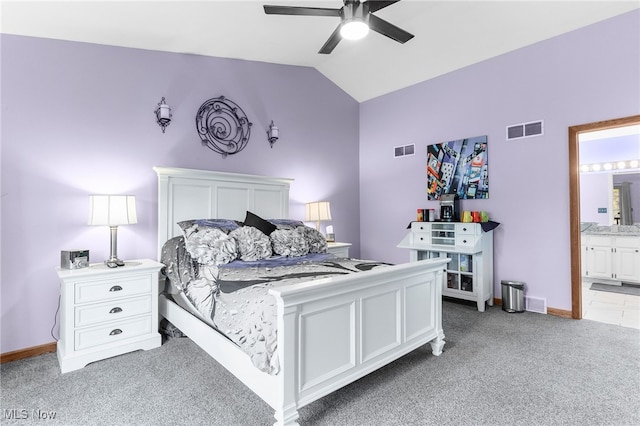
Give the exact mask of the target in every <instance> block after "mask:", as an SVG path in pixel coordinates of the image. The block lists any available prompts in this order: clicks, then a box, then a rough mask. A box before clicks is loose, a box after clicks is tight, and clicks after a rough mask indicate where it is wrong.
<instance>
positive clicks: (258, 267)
mask: <svg viewBox="0 0 640 426" xmlns="http://www.w3.org/2000/svg"><path fill="white" fill-rule="evenodd" d="M161 260H162V262H163V263H164V264H165V265H166V266H167V268H166V274H167V279H168V285H167V290H166V291H167V292H168V293H171V294H172V297H173V298H174V300H176V302H177V303H178V304H179V305H180V306H182V307H183V308H184V309H186V310H187V311H189V312H191V313H192V314H194V315H195V316H197V317H198V318H200V319H201V320H202V321H204V322H206V323H207V324H209V325H210V326H211V327H214V328H215V329H216V330H218V331H219V332H220V333H222V334H224V335H225V336H226V337H228V338H229V339H230V340H231V341H232V342H234V343H235V344H236V345H238V346H239V347H240V348H241V349H242V350H243V351H244V352H245V353H246V354H247V355H248V356H249V357H250V358H251V360H252V362H253V364H254V365H255V366H256V367H257V368H259V369H260V370H261V371H264V372H266V373H268V374H277V373H278V372H279V371H280V365H279V359H278V357H277V323H276V316H277V306H276V300H275V298H274V297H273V296H271V295H270V294H269V289H270V288H276V287H281V286H286V285H291V284H299V283H302V282H307V281H310V280H316V279H321V278H330V277H333V276H343V275H346V274H353V273H357V272H361V271H367V270H371V269H373V268H378V267H384V266H386V265H387V264H385V263H382V262H375V261H365V260H358V259H347V258H338V257H336V256H334V255H332V254H328V253H310V254H307V255H304V256H272V257H269V258H266V259H261V260H256V261H242V260H234V261H232V262H230V263H227V264H224V265H216V267H215V270H212V269H208V270H207V272H206V273H203V271H202V270H201V269H202V265H199V264H198V263H197V262H194V260H193V259H192V258H191V256H190V254H189V252H188V251H187V250H186V247H185V242H184V238H183V237H175V238H173V239H171V240H169V241H168V242H167V243H166V244H165V245H164V248H163V250H162V259H161Z"/></svg>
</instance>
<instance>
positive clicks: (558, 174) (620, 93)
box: [360, 10, 640, 310]
mask: <svg viewBox="0 0 640 426" xmlns="http://www.w3.org/2000/svg"><path fill="white" fill-rule="evenodd" d="M639 22H640V11H637V10H636V11H634V12H631V13H627V14H625V15H621V16H618V17H616V18H613V19H610V20H607V21H603V22H601V23H597V24H595V25H592V26H589V27H586V28H583V29H580V30H577V31H574V32H571V33H568V34H565V35H562V36H559V37H556V38H553V39H550V40H546V41H544V42H541V43H538V44H535V45H532V46H529V47H526V48H523V49H520V50H517V51H515V52H511V53H509V54H505V55H502V56H500V57H497V58H493V59H491V60H487V61H485V62H482V63H480V64H476V65H473V66H470V67H468V68H465V69H462V70H459V71H456V72H452V73H449V74H447V75H444V76H441V77H439V78H435V79H433V80H430V81H426V82H423V83H420V84H417V85H414V86H412V87H409V88H406V89H403V90H400V91H397V92H394V93H391V94H389V95H385V96H382V97H379V98H376V99H373V100H370V101H367V102H364V103H362V104H361V107H360V150H361V154H360V197H361V201H360V209H361V212H362V216H361V222H360V229H361V240H360V243H361V247H362V252H361V255H362V256H363V257H367V258H377V259H382V260H387V261H391V262H402V261H406V260H407V259H408V253H407V252H406V251H404V250H401V249H398V248H395V246H396V244H397V243H398V242H399V241H400V240H401V239H402V237H403V236H404V235H405V234H406V232H407V231H406V229H405V227H406V225H407V223H408V222H409V221H410V220H412V219H413V218H414V217H415V209H416V208H419V207H422V208H436V207H437V205H438V204H437V203H436V202H427V201H426V196H425V192H426V189H425V164H426V147H427V145H429V144H433V143H439V142H442V141H447V140H452V139H459V138H465V137H471V136H478V135H488V138H489V139H488V140H489V147H488V152H489V177H490V198H489V199H488V200H468V201H467V200H465V201H463V202H462V208H463V209H465V210H487V211H489V213H490V217H491V219H493V220H496V221H498V222H500V223H501V225H500V226H499V227H498V228H497V229H496V231H495V232H494V234H495V235H494V241H495V248H494V254H495V259H494V263H495V269H494V271H495V280H494V289H495V290H496V295H497V296H498V297H499V296H500V281H501V280H504V279H509V280H518V281H524V282H526V283H527V286H528V291H527V294H528V295H530V296H535V297H544V298H546V299H547V301H548V306H549V307H552V308H557V309H563V310H570V309H571V288H570V287H571V286H570V238H569V170H568V162H569V158H568V148H567V147H568V141H567V139H568V127H569V126H572V125H579V124H584V123H590V122H595V121H600V120H607V119H612V118H618V117H625V116H630V115H635V114H639V113H640V97H639V96H638V94H640V79H639V78H638V76H640V25H638V23H639ZM539 119H542V120H544V125H545V128H544V135H543V136H541V137H536V138H530V139H522V140H516V141H512V142H507V141H506V140H505V127H506V126H507V125H511V124H516V123H522V122H527V121H533V120H539ZM408 143H415V144H416V155H415V156H413V157H404V158H399V159H394V158H393V155H392V154H393V146H396V145H404V144H408Z"/></svg>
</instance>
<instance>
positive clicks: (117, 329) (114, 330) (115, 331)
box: [109, 328, 122, 336]
mask: <svg viewBox="0 0 640 426" xmlns="http://www.w3.org/2000/svg"><path fill="white" fill-rule="evenodd" d="M120 333H122V330H120V329H119V328H116V329H113V330H111V333H109V336H117V335H118V334H120Z"/></svg>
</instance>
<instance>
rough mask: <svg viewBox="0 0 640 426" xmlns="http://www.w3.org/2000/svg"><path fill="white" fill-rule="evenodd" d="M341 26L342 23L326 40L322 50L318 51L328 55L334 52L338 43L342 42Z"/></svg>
mask: <svg viewBox="0 0 640 426" xmlns="http://www.w3.org/2000/svg"><path fill="white" fill-rule="evenodd" d="M341 26H342V24H340V25H338V26H337V27H336V29H335V30H334V31H333V33H331V36H330V37H329V39H328V40H327V41H326V43H325V44H324V46H322V48H321V49H320V51H319V52H318V53H324V54H326V55H328V54H329V53H331V52H333V49H335V48H336V46H337V45H338V43H339V42H340V40H342V37H341V36H340V27H341Z"/></svg>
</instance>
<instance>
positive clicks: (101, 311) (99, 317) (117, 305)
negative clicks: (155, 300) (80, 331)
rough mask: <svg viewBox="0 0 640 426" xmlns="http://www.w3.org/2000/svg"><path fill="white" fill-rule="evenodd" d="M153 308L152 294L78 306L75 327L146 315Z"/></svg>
mask: <svg viewBox="0 0 640 426" xmlns="http://www.w3.org/2000/svg"><path fill="white" fill-rule="evenodd" d="M151 308H152V303H151V295H150V294H149V295H147V296H141V297H134V298H130V299H124V300H114V301H112V302H107V303H99V304H95V305H85V306H78V307H76V308H75V315H74V317H75V326H76V327H84V326H87V325H91V324H97V323H100V322H105V321H113V320H120V319H124V318H128V317H132V316H135V315H140V314H146V313H150V312H151Z"/></svg>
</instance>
